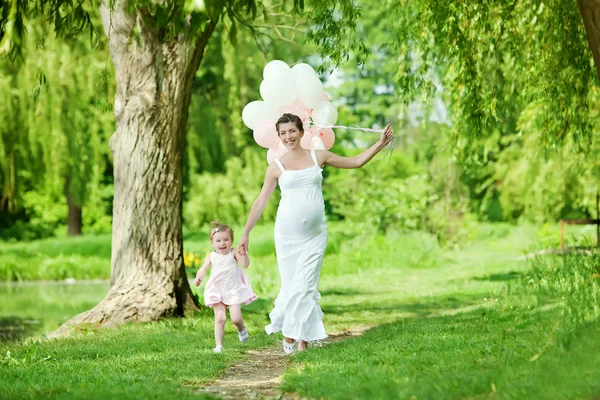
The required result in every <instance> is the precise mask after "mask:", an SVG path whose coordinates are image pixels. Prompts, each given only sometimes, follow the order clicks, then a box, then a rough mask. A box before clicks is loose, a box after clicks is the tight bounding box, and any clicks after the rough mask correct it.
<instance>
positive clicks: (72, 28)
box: [0, 0, 360, 332]
mask: <svg viewBox="0 0 600 400" xmlns="http://www.w3.org/2000/svg"><path fill="white" fill-rule="evenodd" d="M86 4H87V3H85V4H84V3H83V2H79V3H73V2H72V1H70V0H48V1H43V0H41V1H38V2H35V3H33V4H32V3H30V2H27V1H23V0H17V1H15V2H12V3H11V4H7V3H2V5H1V6H0V7H1V8H0V15H1V16H2V17H1V18H2V19H1V20H0V21H1V22H0V37H1V38H2V39H1V40H2V42H0V48H1V49H4V50H8V51H9V54H10V55H11V56H12V57H13V58H17V57H19V55H20V54H21V46H20V44H21V43H22V37H23V36H24V34H25V31H24V29H23V19H24V18H26V16H27V15H28V14H30V13H32V12H34V13H43V14H44V15H45V16H46V17H47V18H49V20H51V21H53V22H54V28H55V31H56V32H57V34H59V35H61V36H69V35H72V34H74V33H76V32H78V31H80V30H81V29H83V28H86V27H87V26H89V25H90V18H89V14H88V13H87V12H86V10H85V6H86ZM90 4H91V5H94V2H90ZM269 7H273V6H271V5H270V4H268V3H263V2H258V1H254V0H250V1H240V0H212V1H205V2H188V3H185V4H184V2H183V1H152V0H139V1H127V0H104V1H102V2H101V4H100V14H101V16H102V24H103V26H104V32H105V34H106V37H107V38H108V45H109V48H110V54H111V58H112V62H113V66H114V70H115V77H116V96H115V102H114V113H115V118H116V130H115V132H114V134H113V135H112V137H111V139H110V149H111V152H112V155H113V161H114V187H115V195H114V206H113V238H112V260H111V282H110V289H109V292H108V294H107V295H106V297H105V298H104V299H103V300H102V301H101V302H100V303H99V304H98V305H97V306H96V307H94V308H93V309H92V310H90V311H88V312H85V313H83V314H80V315H78V316H76V317H75V318H73V319H72V320H70V321H69V322H67V323H66V324H65V325H63V327H62V328H60V329H59V332H65V331H66V330H67V329H68V327H69V326H70V325H73V324H81V323H93V324H101V325H106V326H110V325H114V324H116V323H120V322H124V321H131V320H137V321H144V320H153V319H157V318H161V317H164V316H169V315H183V314H184V312H185V309H186V308H188V307H191V308H194V307H196V302H195V299H194V298H193V296H192V294H191V291H190V289H189V285H188V281H187V278H186V275H185V270H184V264H183V248H182V217H181V209H182V186H183V176H182V175H183V174H182V161H183V149H184V135H185V129H186V125H187V119H188V107H189V104H190V98H191V90H192V81H193V77H194V74H195V72H196V70H197V69H198V68H199V66H200V65H201V61H202V58H203V55H204V51H205V49H206V46H207V43H208V41H209V39H210V37H211V36H212V34H213V32H214V31H215V29H216V27H217V25H218V24H219V23H224V24H225V26H226V27H227V29H228V33H229V35H230V38H231V39H234V38H235V36H236V32H237V28H238V26H240V25H241V26H246V27H249V28H250V29H251V31H252V32H254V33H255V34H257V32H258V31H257V30H256V29H255V28H254V27H252V24H251V22H252V20H253V19H256V18H259V15H265V14H268V13H269ZM294 8H295V10H296V12H299V13H301V15H302V16H303V18H305V19H306V20H307V21H310V23H311V25H310V26H311V27H312V36H310V37H311V38H312V39H314V40H315V41H317V42H318V43H319V45H320V47H321V49H322V50H323V51H324V52H325V53H326V54H327V55H328V57H330V58H331V60H332V62H339V61H340V60H341V59H342V58H343V57H345V56H346V54H347V53H348V51H349V50H351V49H353V48H356V47H357V46H359V44H357V43H360V42H359V41H357V40H356V38H355V37H354V35H353V34H352V31H353V29H354V24H355V20H356V18H357V17H358V15H359V13H358V10H357V8H356V7H355V6H354V5H353V4H352V2H351V1H349V0H328V1H314V2H310V4H308V7H306V9H305V7H304V1H303V0H296V1H294ZM208 201H210V200H208Z"/></svg>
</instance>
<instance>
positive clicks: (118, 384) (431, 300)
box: [0, 225, 600, 399]
mask: <svg viewBox="0 0 600 400" xmlns="http://www.w3.org/2000/svg"><path fill="white" fill-rule="evenodd" d="M330 230H331V235H330V238H331V239H330V244H329V246H328V253H327V255H326V259H325V263H324V269H323V273H322V280H321V286H320V290H321V294H322V298H321V305H322V308H323V311H324V312H325V320H324V321H325V324H326V328H327V330H328V332H343V331H347V330H349V329H352V328H353V327H359V326H373V325H377V326H376V327H374V328H372V329H369V330H368V331H366V332H365V333H364V334H362V335H360V336H356V337H350V338H347V340H343V341H339V342H335V343H331V344H330V345H327V346H323V347H317V348H312V349H311V350H310V351H308V352H305V353H302V354H296V355H294V356H293V357H288V358H284V357H283V356H282V355H281V352H280V350H279V346H280V343H279V342H280V337H279V336H266V335H264V334H263V329H264V325H265V324H266V323H267V317H266V315H267V313H268V311H269V310H270V308H271V305H272V302H273V297H274V295H275V294H276V291H277V288H278V283H277V272H276V266H275V258H274V254H273V250H272V236H271V235H272V233H271V229H266V228H265V229H263V230H262V231H261V234H260V235H257V237H256V238H255V239H254V240H253V248H252V249H251V251H253V258H252V265H251V268H250V270H249V271H248V272H249V275H250V279H251V280H252V283H253V286H255V290H256V291H257V292H258V294H259V296H260V299H259V300H258V301H256V302H255V303H253V304H251V305H250V306H248V307H246V308H245V310H244V318H245V322H246V325H247V327H248V328H249V330H250V332H251V340H250V341H249V342H248V343H246V344H240V343H239V342H238V341H237V335H236V334H235V331H234V328H233V327H232V326H231V324H228V325H227V326H226V335H225V343H224V345H225V349H226V351H225V353H223V354H220V355H217V354H213V353H212V347H213V339H212V324H213V319H212V313H211V312H210V310H206V309H204V310H202V311H201V312H199V313H197V314H196V315H193V316H190V317H188V318H185V319H177V320H163V321H159V322H155V323H149V324H130V325H126V326H122V327H120V328H117V329H111V330H101V331H97V330H94V329H83V330H82V333H83V334H84V335H83V336H82V337H74V338H70V339H66V340H59V341H44V340H42V341H37V342H32V343H26V344H0V398H3V399H4V398H6V399H12V398H31V399H33V398H42V397H43V398H51V399H52V398H60V399H70V398H90V399H96V398H97V399H102V398H128V399H129V398H135V399H137V398H139V399H167V398H173V397H177V398H181V399H186V398H195V399H198V398H215V395H216V396H222V395H223V394H225V395H226V396H230V398H248V397H247V396H254V395H256V396H257V397H258V398H260V397H261V396H262V397H266V398H268V396H271V395H273V396H275V397H276V396H292V397H289V398H294V397H293V396H299V397H302V398H324V399H367V398H368V399H389V398H407V399H463V398H464V399H466V398H473V399H484V398H507V399H522V398H528V399H530V398H531V399H538V398H539V399H547V398H561V399H562V398H565V399H567V398H573V399H575V398H577V399H586V398H593V397H594V396H597V395H600V384H599V382H600V370H598V369H597V367H596V360H597V359H598V357H599V355H600V354H599V352H598V350H597V349H598V348H600V342H599V340H600V339H599V338H600V331H599V329H598V326H597V325H594V324H590V325H589V326H585V327H583V328H581V330H580V331H578V332H576V335H575V336H573V338H574V339H572V340H570V341H566V342H565V341H564V340H562V341H561V340H557V338H559V337H560V335H562V332H561V331H560V326H561V325H560V321H561V309H560V307H553V306H548V305H547V303H543V302H540V300H539V299H538V298H534V297H531V296H525V295H523V294H522V293H516V292H515V290H516V289H515V288H516V287H517V286H518V285H516V283H517V281H518V280H519V279H520V277H522V276H525V275H527V274H528V273H529V270H530V268H531V266H530V265H529V264H528V262H526V261H522V260H521V261H519V260H517V258H518V257H519V256H520V255H522V254H524V253H526V252H527V251H529V250H531V247H532V244H533V243H535V241H536V234H537V232H536V230H534V229H531V228H528V227H507V226H493V227H489V226H482V227H480V230H479V231H478V233H477V236H476V237H474V238H473V241H472V242H471V244H470V245H469V246H467V247H465V248H463V249H460V250H452V251H444V250H442V249H440V248H439V247H437V245H436V244H435V241H434V240H432V238H431V237H429V236H427V235H423V234H419V233H412V234H405V235H402V234H396V233H388V234H387V235H386V236H378V235H361V236H351V235H348V234H346V232H345V231H344V227H343V226H341V225H340V226H337V227H336V226H335V225H332V227H331V229H330ZM100 244H101V243H100V242H98V243H96V245H100ZM40 246H41V245H40ZM186 246H187V248H188V250H189V251H195V252H198V253H201V252H203V251H204V250H205V249H204V247H203V246H204V240H203V241H198V242H188V243H187V244H186ZM53 247H54V246H53ZM55 252H56V253H57V257H62V255H61V254H60V252H58V251H55ZM11 254H13V253H11ZM14 254H16V253H14ZM14 254H13V255H11V257H13V256H15V255H14ZM15 257H16V256H15ZM81 257H84V255H81ZM510 287H512V288H513V289H512V291H507V290H506V288H510ZM267 366H268V367H269V368H267ZM257 374H259V375H257ZM281 374H283V375H282V376H281ZM201 388H205V390H203V389H201ZM223 392H225V393H223Z"/></svg>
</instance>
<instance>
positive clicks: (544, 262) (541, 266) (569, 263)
mask: <svg viewBox="0 0 600 400" xmlns="http://www.w3.org/2000/svg"><path fill="white" fill-rule="evenodd" d="M599 259H600V254H598V252H596V251H594V252H590V253H587V254H586V253H583V254H565V255H563V256H560V257H550V258H542V257H539V258H536V259H534V261H533V269H532V270H531V272H530V273H529V274H527V276H525V277H523V280H522V284H523V285H524V286H525V287H526V288H527V289H529V291H530V292H531V293H534V294H535V295H537V296H538V297H539V300H540V301H544V300H546V299H548V298H550V299H560V300H561V301H562V302H563V304H562V305H563V308H562V313H563V317H564V322H563V326H562V328H563V329H564V330H566V332H567V333H569V334H572V333H573V332H575V331H576V330H577V329H578V328H580V327H582V326H584V325H586V324H587V323H590V322H597V321H598V320H599V318H600V296H599V293H600V268H599V267H598V265H599V262H598V261H599ZM546 301H547V300H546Z"/></svg>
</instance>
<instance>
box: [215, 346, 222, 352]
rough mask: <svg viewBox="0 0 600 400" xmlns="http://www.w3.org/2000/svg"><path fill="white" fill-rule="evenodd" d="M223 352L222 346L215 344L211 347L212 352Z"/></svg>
mask: <svg viewBox="0 0 600 400" xmlns="http://www.w3.org/2000/svg"><path fill="white" fill-rule="evenodd" d="M222 352H223V346H217V347H215V348H214V349H213V353H222Z"/></svg>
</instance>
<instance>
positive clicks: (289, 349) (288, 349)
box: [283, 339, 296, 354]
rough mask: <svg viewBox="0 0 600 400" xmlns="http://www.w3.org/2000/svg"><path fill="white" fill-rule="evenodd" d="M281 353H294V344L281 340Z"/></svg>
mask: <svg viewBox="0 0 600 400" xmlns="http://www.w3.org/2000/svg"><path fill="white" fill-rule="evenodd" d="M283 351H284V353H285V354H294V352H295V351H296V342H292V343H288V342H286V341H285V339H283Z"/></svg>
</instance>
